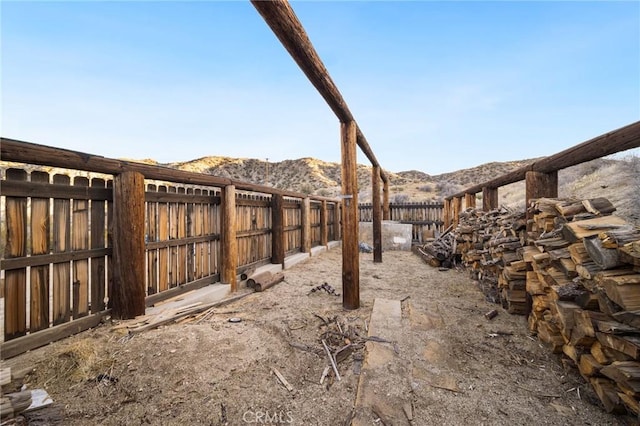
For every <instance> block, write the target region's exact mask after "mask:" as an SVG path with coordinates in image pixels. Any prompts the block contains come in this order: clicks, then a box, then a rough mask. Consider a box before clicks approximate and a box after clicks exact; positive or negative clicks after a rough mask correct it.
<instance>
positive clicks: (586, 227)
mask: <svg viewBox="0 0 640 426" xmlns="http://www.w3.org/2000/svg"><path fill="white" fill-rule="evenodd" d="M627 225H628V223H627V222H626V221H625V220H624V219H622V218H621V217H618V216H603V217H596V218H593V219H587V220H579V221H576V222H568V223H566V224H565V225H564V226H563V227H562V235H563V236H564V237H565V238H566V239H567V240H568V241H570V242H572V243H575V242H577V241H580V240H581V239H583V238H588V237H593V236H595V235H598V234H599V233H601V232H603V231H607V230H610V229H615V228H620V227H623V226H627Z"/></svg>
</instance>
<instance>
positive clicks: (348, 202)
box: [340, 121, 360, 309]
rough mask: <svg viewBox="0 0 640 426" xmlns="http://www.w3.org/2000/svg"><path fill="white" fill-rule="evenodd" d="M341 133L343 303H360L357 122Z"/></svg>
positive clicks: (349, 305) (351, 305) (352, 305)
mask: <svg viewBox="0 0 640 426" xmlns="http://www.w3.org/2000/svg"><path fill="white" fill-rule="evenodd" d="M340 130H341V137H342V144H341V145H342V150H341V153H342V196H343V200H342V306H343V307H344V308H345V309H358V308H359V307H360V253H359V251H358V176H357V167H358V165H357V162H356V123H355V122H354V121H350V122H348V123H342V124H341V126H340Z"/></svg>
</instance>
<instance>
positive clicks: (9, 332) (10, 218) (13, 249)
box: [4, 169, 27, 340]
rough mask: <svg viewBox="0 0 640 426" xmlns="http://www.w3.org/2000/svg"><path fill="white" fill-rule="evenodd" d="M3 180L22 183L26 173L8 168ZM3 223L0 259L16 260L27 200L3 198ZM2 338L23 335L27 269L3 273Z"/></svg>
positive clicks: (22, 248)
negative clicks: (4, 232)
mask: <svg viewBox="0 0 640 426" xmlns="http://www.w3.org/2000/svg"><path fill="white" fill-rule="evenodd" d="M6 176H7V180H16V181H26V180H27V172H25V171H24V170H20V169H8V170H7V174H6ZM5 220H6V226H7V245H6V247H5V253H4V257H6V258H8V259H10V258H16V257H23V256H26V255H27V198H26V197H7V198H6V199H5ZM4 295H5V297H4V304H5V305H4V336H5V340H10V339H14V338H17V337H20V336H23V335H25V334H26V332H27V313H26V312H27V311H26V305H27V270H26V268H21V269H15V270H11V271H6V273H5V293H4Z"/></svg>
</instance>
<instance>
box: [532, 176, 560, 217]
mask: <svg viewBox="0 0 640 426" xmlns="http://www.w3.org/2000/svg"><path fill="white" fill-rule="evenodd" d="M525 180H526V184H525V185H526V196H525V198H526V204H525V211H526V212H527V219H530V217H529V216H530V215H529V202H530V201H531V200H532V199H534V198H542V197H548V198H556V197H557V196H558V172H557V171H555V172H550V173H541V172H534V171H528V172H527V173H526V174H525Z"/></svg>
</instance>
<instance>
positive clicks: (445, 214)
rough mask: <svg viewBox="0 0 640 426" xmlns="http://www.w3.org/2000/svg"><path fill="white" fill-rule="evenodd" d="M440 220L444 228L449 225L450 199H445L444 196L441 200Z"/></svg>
mask: <svg viewBox="0 0 640 426" xmlns="http://www.w3.org/2000/svg"><path fill="white" fill-rule="evenodd" d="M442 222H443V226H444V229H447V228H449V226H450V225H451V200H447V199H446V198H445V199H444V200H443V206H442Z"/></svg>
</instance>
